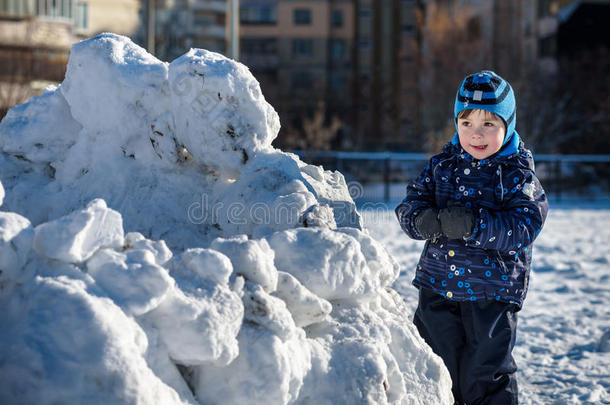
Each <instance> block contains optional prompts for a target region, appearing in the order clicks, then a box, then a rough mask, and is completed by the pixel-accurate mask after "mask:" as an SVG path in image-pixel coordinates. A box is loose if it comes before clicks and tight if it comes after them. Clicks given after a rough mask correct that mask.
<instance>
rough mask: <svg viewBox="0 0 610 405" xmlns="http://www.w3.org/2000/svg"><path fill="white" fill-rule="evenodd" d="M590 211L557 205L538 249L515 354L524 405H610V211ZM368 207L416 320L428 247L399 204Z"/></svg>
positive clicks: (599, 207)
mask: <svg viewBox="0 0 610 405" xmlns="http://www.w3.org/2000/svg"><path fill="white" fill-rule="evenodd" d="M587 205H588V207H587V206H585V207H579V206H578V205H577V204H574V203H572V204H565V203H559V202H555V201H553V200H552V201H551V204H550V211H549V216H548V218H547V221H546V224H545V227H544V230H543V231H542V233H541V234H540V236H539V238H538V239H536V242H535V243H534V251H533V263H532V268H533V270H532V277H531V279H530V285H529V291H528V296H527V298H526V300H525V303H524V306H523V309H522V310H521V311H520V312H519V313H518V319H519V321H518V327H517V344H516V346H515V350H514V352H513V354H514V357H515V360H516V362H517V366H518V367H519V370H518V371H517V379H518V384H519V400H520V403H522V404H525V405H530V404H531V405H538V404H557V405H560V404H566V405H567V404H608V403H610V307H609V305H610V267H609V266H610V248H609V247H608V241H609V240H610V204H608V202H607V201H606V202H605V203H604V202H602V203H601V204H599V203H598V204H587ZM369 206H370V207H371V209H368V210H367V209H363V210H362V211H361V212H362V214H363V222H364V224H365V226H366V228H367V229H369V231H370V234H371V236H372V237H374V238H375V239H377V240H378V241H379V242H381V243H382V244H383V245H385V246H386V247H387V248H388V250H389V252H390V253H391V254H392V255H393V256H394V257H395V258H396V260H397V261H398V263H399V265H400V268H401V275H400V277H399V278H398V279H397V280H396V282H395V283H394V285H393V286H394V288H396V290H397V291H399V292H400V294H401V295H402V296H403V297H404V299H405V303H406V305H407V307H408V308H409V310H408V312H409V316H410V317H412V315H413V313H414V312H415V307H416V306H417V294H418V290H417V289H416V288H415V287H413V286H412V285H411V280H412V279H413V277H414V275H415V267H416V265H417V261H418V259H419V256H420V254H421V251H422V248H423V242H421V241H414V240H410V239H409V238H407V237H406V236H405V235H404V233H403V232H402V230H401V229H400V226H399V225H398V223H397V221H396V216H395V215H394V211H393V209H392V208H393V205H392V204H387V205H386V204H370V205H369ZM373 207H374V208H373Z"/></svg>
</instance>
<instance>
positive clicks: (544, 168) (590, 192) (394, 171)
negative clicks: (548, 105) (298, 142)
mask: <svg viewBox="0 0 610 405" xmlns="http://www.w3.org/2000/svg"><path fill="white" fill-rule="evenodd" d="M293 153H295V154H296V155H298V156H299V157H300V158H301V159H302V160H304V161H305V162H308V163H312V164H318V165H323V166H324V167H325V168H326V169H330V170H339V171H340V172H342V173H343V174H344V175H345V178H346V180H347V181H348V182H358V183H359V184H361V185H362V186H363V188H364V189H368V192H366V191H365V192H363V193H362V196H355V197H356V198H355V199H357V198H358V197H361V198H364V199H366V198H369V199H383V200H385V201H390V200H394V199H397V198H400V197H399V196H398V195H397V194H399V193H404V185H405V184H406V183H407V182H409V181H411V180H413V179H414V178H415V177H416V176H417V175H418V174H419V173H420V172H421V170H422V169H423V167H424V166H425V164H426V162H427V161H428V159H429V158H430V157H431V155H430V154H425V153H393V152H341V151H293ZM534 160H535V162H536V174H537V176H538V177H539V178H540V181H541V182H542V184H543V186H544V188H545V190H546V191H547V193H548V194H550V195H552V196H554V197H556V198H558V199H561V198H562V197H564V196H579V197H580V196H582V197H588V198H596V197H600V196H603V197H608V196H610V155H553V154H536V155H534ZM380 186H381V187H380ZM395 190H399V191H395Z"/></svg>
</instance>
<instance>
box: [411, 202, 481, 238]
mask: <svg viewBox="0 0 610 405" xmlns="http://www.w3.org/2000/svg"><path fill="white" fill-rule="evenodd" d="M438 219H439V221H440V223H441V230H442V232H443V233H444V234H445V235H447V237H448V238H449V239H462V238H467V237H469V236H470V235H472V229H473V228H474V214H473V213H472V210H470V209H469V208H466V207H447V208H443V209H442V210H440V211H439V213H438ZM415 221H416V224H417V217H416V218H415ZM422 236H423V235H422Z"/></svg>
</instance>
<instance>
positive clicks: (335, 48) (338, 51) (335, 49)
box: [330, 39, 345, 60]
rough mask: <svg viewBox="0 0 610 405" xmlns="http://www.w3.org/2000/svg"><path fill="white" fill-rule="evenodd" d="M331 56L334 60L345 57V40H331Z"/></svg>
mask: <svg viewBox="0 0 610 405" xmlns="http://www.w3.org/2000/svg"><path fill="white" fill-rule="evenodd" d="M330 57H331V59H333V60H340V59H343V58H344V57H345V41H344V40H342V39H333V40H331V42H330Z"/></svg>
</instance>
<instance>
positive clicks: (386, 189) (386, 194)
mask: <svg viewBox="0 0 610 405" xmlns="http://www.w3.org/2000/svg"><path fill="white" fill-rule="evenodd" d="M383 184H384V186H383V198H384V200H385V202H388V201H390V157H389V156H388V157H387V158H385V159H384V161H383Z"/></svg>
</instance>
